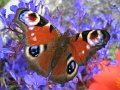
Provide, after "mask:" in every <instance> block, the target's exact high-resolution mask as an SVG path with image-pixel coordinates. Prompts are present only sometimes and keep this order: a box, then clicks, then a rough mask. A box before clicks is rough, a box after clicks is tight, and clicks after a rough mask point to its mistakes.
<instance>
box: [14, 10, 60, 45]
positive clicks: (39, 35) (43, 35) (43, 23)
mask: <svg viewBox="0 0 120 90" xmlns="http://www.w3.org/2000/svg"><path fill="white" fill-rule="evenodd" d="M14 22H15V23H17V24H18V25H19V27H20V28H21V29H22V30H23V32H24V37H25V42H26V44H27V45H40V44H47V43H49V42H52V41H54V40H55V39H56V38H58V37H59V36H60V33H59V31H58V30H57V29H56V27H54V26H53V25H52V24H50V23H49V22H48V20H46V19H45V18H44V17H42V16H41V15H38V14H37V13H35V12H33V11H31V10H29V9H25V8H19V9H18V10H17V14H16V15H15V19H14Z"/></svg>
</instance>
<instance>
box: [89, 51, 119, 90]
mask: <svg viewBox="0 0 120 90" xmlns="http://www.w3.org/2000/svg"><path fill="white" fill-rule="evenodd" d="M116 59H117V61H118V64H117V65H109V66H105V65H106V63H107V61H108V60H104V61H103V62H102V63H101V64H102V66H103V71H102V72H100V73H98V74H96V75H94V77H93V78H92V79H91V81H90V83H89V90H120V49H119V50H118V51H117V53H116Z"/></svg>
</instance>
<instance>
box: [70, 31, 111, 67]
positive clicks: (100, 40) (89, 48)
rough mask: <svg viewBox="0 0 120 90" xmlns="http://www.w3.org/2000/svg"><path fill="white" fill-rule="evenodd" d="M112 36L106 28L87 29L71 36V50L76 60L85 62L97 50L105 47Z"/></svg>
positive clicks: (80, 62)
mask: <svg viewBox="0 0 120 90" xmlns="http://www.w3.org/2000/svg"><path fill="white" fill-rule="evenodd" d="M109 38H110V35H109V33H108V32H107V31H106V30H99V29H98V30H87V31H83V32H82V33H78V34H76V35H74V36H73V37H72V38H71V46H70V50H71V52H72V55H73V57H74V58H75V60H76V62H77V63H78V64H79V65H80V64H85V63H86V62H85V61H86V60H88V59H89V58H90V57H91V56H92V55H93V54H95V52H96V51H97V50H99V49H101V48H102V47H104V46H105V45H106V44H107V42H108V40H109Z"/></svg>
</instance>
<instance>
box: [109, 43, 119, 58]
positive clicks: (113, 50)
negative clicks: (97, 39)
mask: <svg viewBox="0 0 120 90" xmlns="http://www.w3.org/2000/svg"><path fill="white" fill-rule="evenodd" d="M117 45H118V42H115V43H114V44H112V45H111V46H110V49H109V53H110V55H111V56H110V58H111V59H112V60H115V59H116V52H117V50H118V48H117Z"/></svg>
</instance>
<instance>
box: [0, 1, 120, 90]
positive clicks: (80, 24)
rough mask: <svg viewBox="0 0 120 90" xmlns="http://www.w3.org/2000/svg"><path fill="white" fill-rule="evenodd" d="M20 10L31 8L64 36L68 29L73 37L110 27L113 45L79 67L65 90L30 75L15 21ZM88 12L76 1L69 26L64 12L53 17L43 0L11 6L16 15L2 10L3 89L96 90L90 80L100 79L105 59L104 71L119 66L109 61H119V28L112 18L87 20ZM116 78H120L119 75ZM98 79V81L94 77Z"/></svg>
mask: <svg viewBox="0 0 120 90" xmlns="http://www.w3.org/2000/svg"><path fill="white" fill-rule="evenodd" d="M18 8H29V9H31V10H32V11H34V12H37V13H40V14H41V13H42V14H43V15H44V17H45V18H46V19H48V20H49V21H50V22H51V23H52V24H54V25H55V26H56V27H57V28H58V29H59V30H61V31H60V32H61V33H63V32H65V30H66V29H70V32H71V34H75V33H77V32H80V31H85V30H90V29H102V28H105V27H106V25H107V24H109V25H110V26H111V30H110V31H109V32H110V35H111V38H110V41H109V43H108V44H107V45H106V47H105V48H103V49H101V50H99V51H98V52H97V54H96V55H95V56H94V57H95V58H94V57H93V58H91V59H90V60H89V61H88V65H87V66H79V69H78V73H77V75H76V77H75V78H74V79H73V80H71V81H69V82H67V83H65V85H64V87H63V86H62V85H60V84H57V83H54V82H52V81H49V80H48V79H47V78H44V77H42V76H40V75H37V73H35V72H29V71H28V70H27V63H26V61H25V58H24V45H23V43H22V42H21V39H20V38H19V37H18V36H19V34H21V33H20V32H18V31H17V30H16V24H15V23H14V22H13V21H12V20H13V18H14V15H15V13H16V10H17V9H18ZM87 9H88V8H87V7H86V6H85V5H84V4H83V3H82V1H81V0H74V15H73V16H66V17H65V20H64V21H65V22H66V23H67V24H64V23H63V13H62V12H64V11H61V10H59V9H57V13H56V12H52V13H51V12H50V11H49V9H48V8H47V7H46V6H45V5H44V0H39V2H38V3H37V4H36V1H35V0H29V1H28V2H27V1H24V0H20V2H19V4H18V5H12V6H11V7H10V10H11V11H12V12H13V13H14V14H9V15H8V16H7V15H6V10H5V9H4V8H2V9H0V23H1V25H2V26H1V27H0V89H10V90H12V89H21V90H30V89H33V90H38V89H41V90H46V89H52V90H54V89H55V90H63V89H68V90H76V89H78V90H79V89H81V90H83V88H86V86H88V88H89V87H90V90H96V89H91V88H93V87H94V86H93V87H92V86H90V85H92V83H95V82H92V81H91V78H93V75H94V74H98V75H99V72H101V71H102V70H103V67H102V66H103V64H101V62H102V61H104V59H106V60H105V61H106V62H107V63H106V64H105V67H107V66H108V67H109V65H113V64H115V65H116V63H117V61H116V60H111V62H110V61H107V60H108V59H110V58H112V59H116V56H115V53H116V51H117V50H118V48H120V41H119V39H120V26H119V25H118V24H117V21H116V20H114V19H113V18H112V15H110V14H108V15H104V14H100V15H98V16H95V15H92V16H90V17H88V13H87ZM88 18H89V20H88ZM88 22H90V23H88ZM16 34H17V35H16ZM111 51H112V52H111ZM111 67H112V66H110V68H111ZM112 69H113V68H112ZM112 69H111V70H112ZM116 74H117V75H118V76H119V73H116ZM33 77H34V78H33ZM98 77H99V76H98ZM114 77H115V76H114ZM95 79H97V78H96V77H95ZM119 80H120V79H119ZM119 80H118V81H119ZM81 84H82V85H81ZM99 84H101V82H100V83H99ZM119 85H120V84H119ZM106 90H107V89H106ZM116 90H117V89H116Z"/></svg>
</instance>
